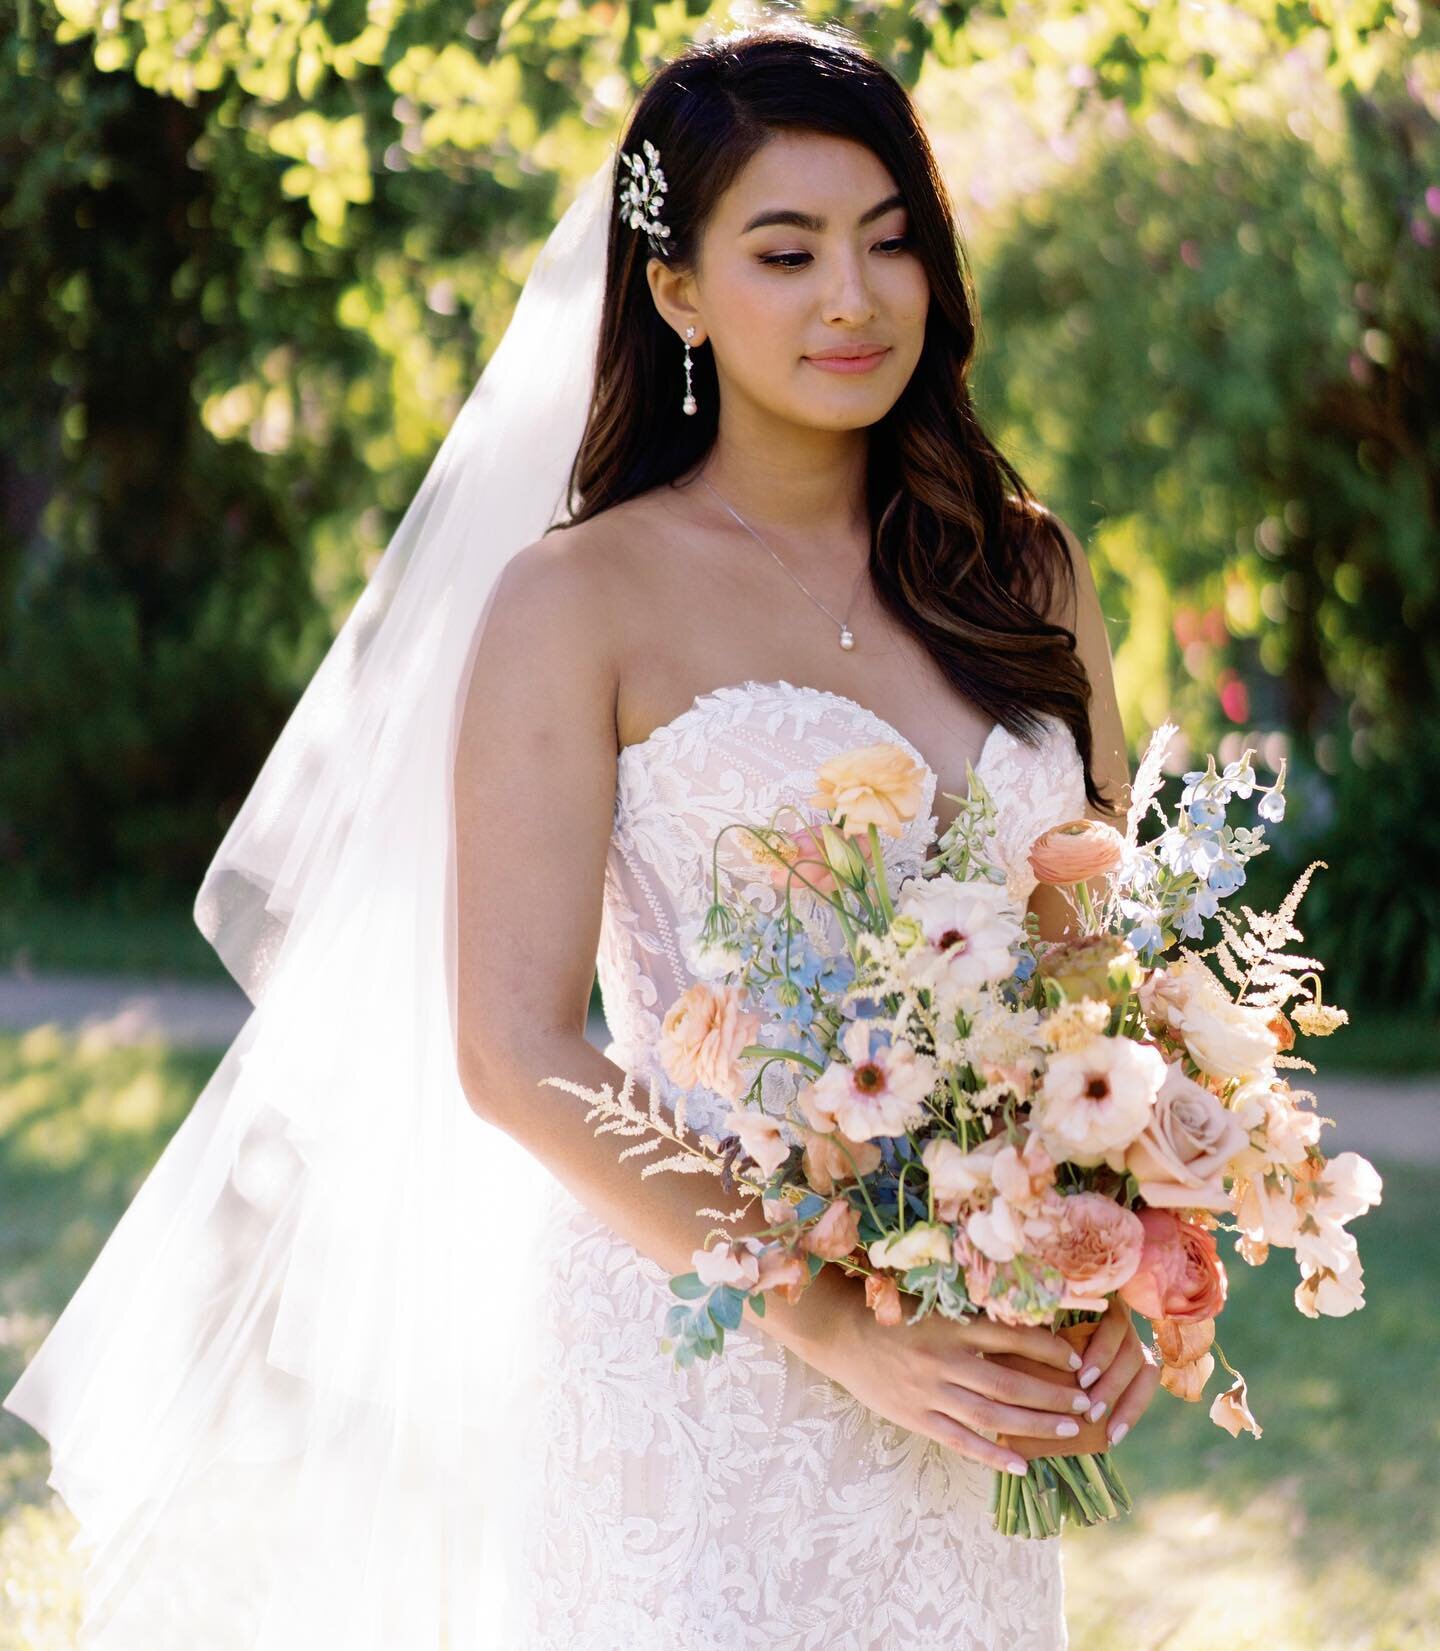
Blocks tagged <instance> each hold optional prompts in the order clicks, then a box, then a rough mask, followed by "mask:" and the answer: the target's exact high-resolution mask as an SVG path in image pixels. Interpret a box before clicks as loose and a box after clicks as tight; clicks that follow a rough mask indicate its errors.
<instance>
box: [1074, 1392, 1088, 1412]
mask: <svg viewBox="0 0 1440 1651" xmlns="http://www.w3.org/2000/svg"><path fill="white" fill-rule="evenodd" d="M1070 1408H1071V1410H1089V1408H1090V1401H1089V1399H1087V1398H1086V1397H1085V1395H1084V1394H1083V1393H1077V1394H1076V1395H1075V1399H1074V1402H1073V1403H1072V1404H1071V1406H1070Z"/></svg>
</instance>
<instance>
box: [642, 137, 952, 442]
mask: <svg viewBox="0 0 1440 1651" xmlns="http://www.w3.org/2000/svg"><path fill="white" fill-rule="evenodd" d="M908 228H909V225H908V220H907V214H906V210H905V207H904V204H903V203H902V202H901V201H900V199H899V198H898V195H897V191H896V186H895V180H894V178H892V177H891V175H890V173H889V171H888V170H887V169H886V168H885V167H884V166H883V165H882V164H881V162H880V161H879V160H878V159H877V158H876V156H875V155H874V153H873V152H872V151H871V150H869V149H867V148H866V147H865V146H864V145H863V144H860V143H856V142H854V141H853V140H851V139H849V138H839V137H830V136H825V135H820V134H818V133H808V132H806V133H798V132H797V133H782V134H777V135H776V136H775V137H773V138H771V139H770V140H769V141H768V142H767V143H766V144H765V145H764V147H763V148H761V149H760V150H759V151H758V152H757V153H756V154H755V155H753V156H752V157H751V158H750V161H749V163H748V164H747V165H746V166H745V167H744V168H743V169H742V171H741V172H740V174H739V175H738V176H737V177H736V179H735V181H734V182H733V183H732V184H731V185H730V187H729V188H728V189H727V190H726V191H725V192H724V194H723V195H722V196H721V197H720V199H719V200H718V201H717V202H716V205H715V208H714V210H713V211H712V213H711V215H710V218H709V220H708V222H707V223H706V225H705V227H704V230H703V232H702V235H701V238H700V245H699V248H698V252H697V258H696V266H695V269H694V271H693V273H692V274H691V275H690V276H689V277H687V278H684V279H682V282H681V288H682V289H688V291H687V293H686V295H687V297H688V299H689V302H690V303H692V304H693V305H694V308H695V311H696V316H695V328H696V340H697V341H705V340H708V341H709V344H710V347H711V348H712V350H713V351H714V354H715V368H716V372H717V374H718V375H719V379H720V393H721V399H722V401H723V402H724V404H725V406H726V408H727V411H732V412H733V411H735V410H736V403H735V401H734V400H732V398H738V400H739V402H741V403H745V402H749V403H751V404H752V406H753V409H754V410H757V411H760V412H762V413H764V414H768V415H770V416H771V417H775V418H779V419H783V420H787V421H789V422H792V423H795V424H799V425H803V426H806V427H808V428H811V429H827V430H853V429H858V428H860V427H862V426H865V425H869V424H874V423H875V422H876V421H877V420H878V419H880V418H882V417H884V415H885V414H886V413H887V412H888V411H889V410H890V408H891V407H893V406H894V404H895V402H896V401H897V400H898V399H899V396H900V393H901V391H902V390H903V389H904V388H905V386H906V384H907V383H908V382H909V379H910V375H911V373H912V372H913V371H914V369H915V363H916V362H917V361H918V360H919V358H920V350H921V347H922V345H923V342H924V337H925V312H926V310H927V308H928V307H929V301H930V284H929V281H928V279H927V277H926V274H925V269H924V266H923V265H922V263H921V261H920V259H919V257H918V256H917V254H916V253H915V252H914V251H913V250H912V248H911V245H910V242H909V239H908ZM673 319H674V316H673V315H672V320H673ZM684 325H685V322H684V320H683V318H682V319H681V328H680V330H681V332H682V334H683V331H684Z"/></svg>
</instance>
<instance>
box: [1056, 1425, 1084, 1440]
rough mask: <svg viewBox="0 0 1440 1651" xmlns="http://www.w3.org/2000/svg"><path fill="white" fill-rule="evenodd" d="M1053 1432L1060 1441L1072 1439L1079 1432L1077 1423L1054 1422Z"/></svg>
mask: <svg viewBox="0 0 1440 1651" xmlns="http://www.w3.org/2000/svg"><path fill="white" fill-rule="evenodd" d="M1055 1431H1056V1433H1057V1434H1058V1435H1059V1436H1060V1437H1061V1438H1062V1439H1073V1438H1074V1437H1075V1435H1076V1434H1077V1433H1078V1432H1079V1431H1080V1424H1079V1422H1070V1421H1065V1422H1056V1424H1055Z"/></svg>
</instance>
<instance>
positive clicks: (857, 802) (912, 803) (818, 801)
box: [810, 740, 926, 837]
mask: <svg viewBox="0 0 1440 1651" xmlns="http://www.w3.org/2000/svg"><path fill="white" fill-rule="evenodd" d="M925 774H926V771H925V769H924V768H923V767H921V765H920V764H919V763H917V762H916V761H915V759H914V758H913V757H912V756H911V755H910V753H909V752H908V751H906V750H905V749H904V748H903V747H902V746H899V745H896V744H895V743H894V741H893V740H886V741H884V742H882V743H881V744H879V745H861V746H856V747H854V748H853V749H852V750H849V751H841V752H839V753H838V755H836V756H833V757H830V758H829V759H827V760H826V761H825V762H823V763H821V764H820V767H819V768H818V769H817V770H816V774H815V779H816V789H815V792H814V794H813V796H812V797H811V798H810V806H811V807H812V808H818V809H822V810H823V811H824V812H825V813H826V814H828V815H829V816H830V818H831V820H832V822H833V823H834V824H835V825H836V826H837V827H838V828H839V829H840V830H841V831H843V832H844V833H845V835H846V836H847V837H864V836H865V835H866V833H867V830H868V828H869V827H870V826H871V825H874V826H875V827H876V828H877V829H878V830H880V831H882V832H885V833H886V834H887V835H889V836H891V837H898V836H900V834H901V832H902V830H903V829H904V826H905V823H906V822H907V821H908V820H913V819H914V818H915V815H916V814H917V812H918V811H919V808H920V804H921V802H922V801H923V800H924V797H925Z"/></svg>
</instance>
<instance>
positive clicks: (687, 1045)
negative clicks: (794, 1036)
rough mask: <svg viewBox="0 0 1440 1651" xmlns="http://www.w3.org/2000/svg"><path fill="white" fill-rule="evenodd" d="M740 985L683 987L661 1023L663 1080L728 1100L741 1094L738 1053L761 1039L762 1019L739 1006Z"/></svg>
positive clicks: (742, 1079) (742, 1082) (707, 983)
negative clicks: (708, 1092) (709, 1090)
mask: <svg viewBox="0 0 1440 1651" xmlns="http://www.w3.org/2000/svg"><path fill="white" fill-rule="evenodd" d="M744 1001H745V999H744V994H743V993H742V992H741V991H740V988H739V987H738V986H728V985H724V984H721V983H718V982H714V981H708V980H700V981H696V982H695V984H694V985H693V986H690V987H687V988H686V990H685V991H683V992H682V993H681V994H680V996H679V997H678V998H676V999H675V1001H674V1003H672V1004H671V1005H670V1008H669V1009H668V1011H667V1012H666V1015H665V1018H664V1020H663V1021H661V1023H660V1064H661V1066H662V1067H663V1068H664V1069H665V1074H666V1076H667V1077H669V1078H671V1079H673V1080H674V1082H676V1083H678V1084H680V1085H681V1086H682V1088H685V1089H689V1088H692V1087H693V1086H694V1085H696V1084H701V1085H703V1086H704V1087H705V1088H706V1089H713V1090H714V1091H715V1093H716V1094H717V1095H721V1096H723V1097H724V1098H725V1099H726V1100H727V1101H738V1100H739V1099H740V1096H741V1094H742V1093H743V1092H744V1090H745V1087H746V1085H745V1075H744V1073H743V1072H742V1070H741V1068H740V1062H739V1056H740V1051H741V1050H742V1049H743V1048H744V1047H745V1045H746V1044H747V1043H754V1041H755V1040H756V1038H758V1037H759V1035H760V1026H761V1020H760V1016H759V1015H756V1014H750V1013H747V1012H746V1011H745V1010H744V1009H743V1008H742V1007H741V1005H742V1004H743V1003H744Z"/></svg>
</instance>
